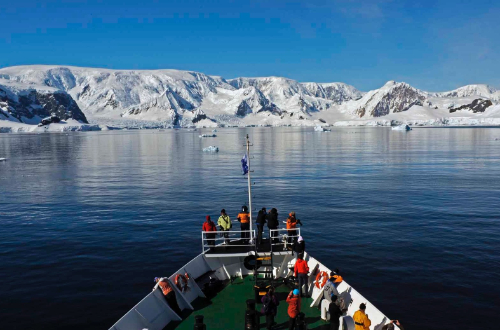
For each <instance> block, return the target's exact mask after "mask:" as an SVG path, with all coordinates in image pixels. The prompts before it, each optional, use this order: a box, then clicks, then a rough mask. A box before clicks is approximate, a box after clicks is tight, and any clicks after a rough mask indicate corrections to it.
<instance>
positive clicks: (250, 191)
mask: <svg viewBox="0 0 500 330" xmlns="http://www.w3.org/2000/svg"><path fill="white" fill-rule="evenodd" d="M247 159H248V211H249V216H250V239H251V240H252V241H253V239H254V238H253V236H252V233H253V231H252V230H253V226H252V184H251V179H250V172H251V171H250V140H249V138H248V134H247Z"/></svg>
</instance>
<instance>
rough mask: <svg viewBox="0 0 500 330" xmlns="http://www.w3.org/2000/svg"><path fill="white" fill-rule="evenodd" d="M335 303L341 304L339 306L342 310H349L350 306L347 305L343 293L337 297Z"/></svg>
mask: <svg viewBox="0 0 500 330" xmlns="http://www.w3.org/2000/svg"><path fill="white" fill-rule="evenodd" d="M335 305H337V306H339V308H340V310H341V311H342V312H343V311H345V310H347V307H348V305H347V303H346V301H345V299H344V297H343V296H341V295H339V296H338V297H337V300H335Z"/></svg>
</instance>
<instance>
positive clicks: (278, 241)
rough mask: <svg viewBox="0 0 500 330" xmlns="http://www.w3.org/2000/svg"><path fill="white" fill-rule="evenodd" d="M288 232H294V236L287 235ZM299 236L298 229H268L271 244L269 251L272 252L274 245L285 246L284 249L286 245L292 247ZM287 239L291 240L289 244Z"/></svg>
mask: <svg viewBox="0 0 500 330" xmlns="http://www.w3.org/2000/svg"><path fill="white" fill-rule="evenodd" d="M289 230H295V234H294V235H291V234H289V233H288V231H289ZM299 236H300V228H295V229H286V228H281V229H270V230H269V241H270V242H271V251H273V246H276V245H285V248H286V247H287V246H288V245H292V244H293V243H294V242H295V241H296V240H297V239H298V238H299ZM288 238H291V242H288Z"/></svg>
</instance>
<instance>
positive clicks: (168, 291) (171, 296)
mask: <svg viewBox="0 0 500 330" xmlns="http://www.w3.org/2000/svg"><path fill="white" fill-rule="evenodd" d="M155 283H157V285H155V287H154V288H153V291H154V290H156V289H157V288H159V289H160V290H161V292H162V293H163V296H164V297H165V300H166V301H167V304H168V305H169V306H170V308H172V310H173V311H174V312H175V313H176V314H177V315H179V316H181V314H182V312H181V309H180V308H179V304H177V298H176V297H175V292H174V289H172V287H171V286H170V283H169V281H168V278H166V277H155Z"/></svg>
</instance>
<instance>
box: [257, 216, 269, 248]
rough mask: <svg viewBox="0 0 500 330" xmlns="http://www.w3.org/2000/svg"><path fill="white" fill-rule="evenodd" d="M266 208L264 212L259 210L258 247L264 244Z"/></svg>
mask: <svg viewBox="0 0 500 330" xmlns="http://www.w3.org/2000/svg"><path fill="white" fill-rule="evenodd" d="M266 215H267V212H266V208H265V207H263V208H262V210H259V213H258V215H257V221H256V223H257V245H260V244H261V243H262V233H263V232H264V225H265V224H266Z"/></svg>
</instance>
